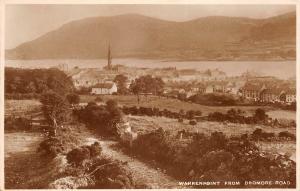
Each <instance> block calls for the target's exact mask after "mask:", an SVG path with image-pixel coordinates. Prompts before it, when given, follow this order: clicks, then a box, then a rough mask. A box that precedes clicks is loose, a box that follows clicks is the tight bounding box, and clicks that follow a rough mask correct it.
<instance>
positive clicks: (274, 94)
mask: <svg viewBox="0 0 300 191" xmlns="http://www.w3.org/2000/svg"><path fill="white" fill-rule="evenodd" d="M283 94H284V91H282V90H280V89H278V88H268V89H264V90H262V91H261V92H260V101H261V102H273V103H274V102H280V101H281V100H280V97H281V95H283Z"/></svg>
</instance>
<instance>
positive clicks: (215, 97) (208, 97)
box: [188, 93, 236, 106]
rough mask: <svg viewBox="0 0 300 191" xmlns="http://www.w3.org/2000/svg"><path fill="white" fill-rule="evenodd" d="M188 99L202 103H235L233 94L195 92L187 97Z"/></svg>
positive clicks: (225, 104)
mask: <svg viewBox="0 0 300 191" xmlns="http://www.w3.org/2000/svg"><path fill="white" fill-rule="evenodd" d="M188 100H189V101H192V102H194V103H198V104H202V105H216V106H217V105H222V106H228V105H236V100H235V99H234V97H233V96H231V95H226V94H219V93H218V94H216V93H210V94H197V95H194V96H191V97H189V99H188Z"/></svg>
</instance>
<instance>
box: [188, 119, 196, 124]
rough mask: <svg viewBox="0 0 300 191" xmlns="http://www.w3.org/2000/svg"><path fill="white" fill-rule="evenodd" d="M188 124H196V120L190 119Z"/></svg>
mask: <svg viewBox="0 0 300 191" xmlns="http://www.w3.org/2000/svg"><path fill="white" fill-rule="evenodd" d="M189 124H190V125H197V122H196V121H195V120H190V122H189Z"/></svg>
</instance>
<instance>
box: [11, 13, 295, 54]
mask: <svg viewBox="0 0 300 191" xmlns="http://www.w3.org/2000/svg"><path fill="white" fill-rule="evenodd" d="M109 44H110V47H111V51H112V56H113V58H116V57H135V58H151V59H152V58H153V59H157V58H159V59H173V60H277V59H280V60H282V59H295V54H296V53H295V47H296V13H295V12H292V13H288V14H285V15H280V16H276V17H271V18H267V19H250V18H239V17H222V16H214V17H203V18H199V19H194V20H190V21H185V22H174V21H166V20H160V19H156V18H151V17H147V16H142V15H137V14H126V15H118V16H112V17H93V18H86V19H82V20H77V21H73V22H70V23H67V24H65V25H63V26H61V27H60V28H58V29H57V30H54V31H51V32H49V33H47V34H45V35H43V36H41V37H39V38H37V39H35V40H33V41H30V42H26V43H23V44H21V45H19V46H18V47H16V48H14V49H10V50H7V51H6V56H7V57H6V58H7V59H66V58H78V59H96V58H106V56H107V49H108V45H109Z"/></svg>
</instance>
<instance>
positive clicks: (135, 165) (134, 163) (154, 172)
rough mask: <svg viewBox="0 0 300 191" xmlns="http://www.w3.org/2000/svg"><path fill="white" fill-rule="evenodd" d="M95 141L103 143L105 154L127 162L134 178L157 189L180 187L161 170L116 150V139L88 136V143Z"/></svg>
mask: <svg viewBox="0 0 300 191" xmlns="http://www.w3.org/2000/svg"><path fill="white" fill-rule="evenodd" d="M95 141H98V142H99V143H100V144H101V146H102V152H103V154H104V155H106V156H109V157H111V158H113V159H118V160H120V161H123V162H127V164H128V166H129V168H130V169H131V170H132V175H133V179H134V180H135V181H138V182H141V183H143V184H145V185H147V186H150V187H151V188H156V189H159V188H160V189H162V188H165V189H171V188H179V185H178V181H177V180H175V179H174V178H172V177H170V176H168V175H166V174H165V173H163V172H162V171H161V170H159V169H155V168H153V167H151V166H150V165H148V164H145V163H144V162H141V161H139V160H138V159H136V158H132V157H130V156H128V155H126V154H124V153H122V152H120V151H117V150H114V149H113V148H112V147H111V146H112V145H114V144H116V143H117V142H116V141H110V140H101V139H97V138H87V141H86V144H87V145H90V144H92V143H94V142H95Z"/></svg>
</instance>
